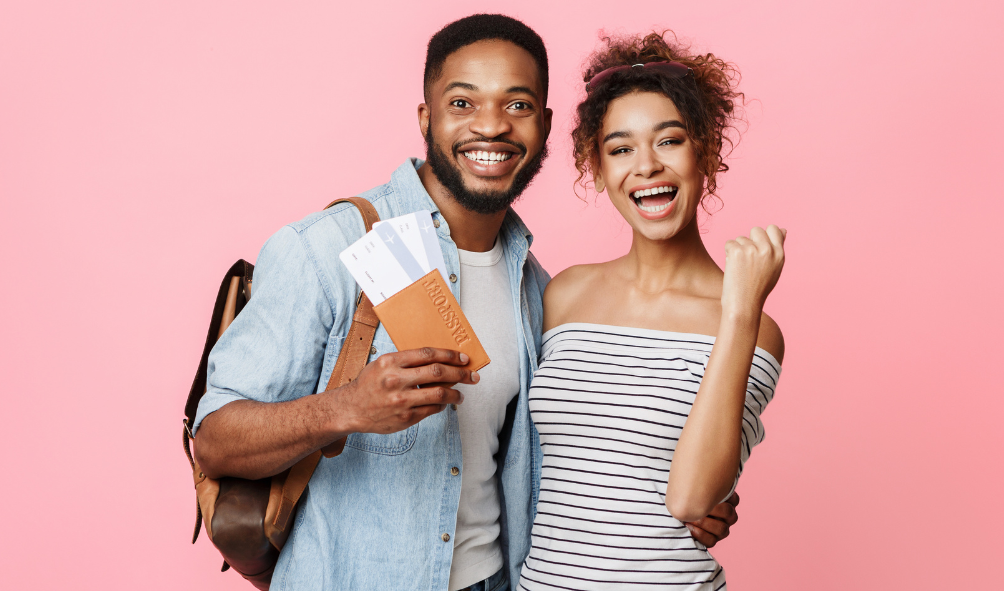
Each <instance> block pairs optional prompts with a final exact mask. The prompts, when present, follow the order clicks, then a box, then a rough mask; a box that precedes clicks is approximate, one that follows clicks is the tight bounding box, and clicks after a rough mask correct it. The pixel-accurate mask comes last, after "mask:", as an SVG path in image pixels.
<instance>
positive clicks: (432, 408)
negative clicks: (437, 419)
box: [411, 404, 446, 425]
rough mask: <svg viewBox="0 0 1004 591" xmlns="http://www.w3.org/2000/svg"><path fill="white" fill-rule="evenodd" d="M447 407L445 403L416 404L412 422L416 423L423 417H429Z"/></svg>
mask: <svg viewBox="0 0 1004 591" xmlns="http://www.w3.org/2000/svg"><path fill="white" fill-rule="evenodd" d="M445 408H446V405H445V404H426V405H425V406H416V407H415V408H413V409H412V410H413V412H414V414H412V415H411V418H412V421H413V422H412V423H411V424H412V425H414V424H415V423H418V422H420V421H421V420H423V419H427V418H429V417H431V416H432V415H434V414H436V413H439V412H443V410H444V409H445Z"/></svg>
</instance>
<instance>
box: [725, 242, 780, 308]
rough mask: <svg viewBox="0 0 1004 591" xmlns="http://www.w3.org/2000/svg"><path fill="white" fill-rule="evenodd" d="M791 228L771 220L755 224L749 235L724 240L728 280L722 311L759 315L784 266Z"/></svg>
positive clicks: (726, 280)
mask: <svg viewBox="0 0 1004 591" xmlns="http://www.w3.org/2000/svg"><path fill="white" fill-rule="evenodd" d="M787 233H788V231H787V230H783V229H780V228H778V227H777V226H775V225H773V224H771V225H770V226H767V229H766V230H764V229H763V228H760V227H756V228H753V229H752V230H751V231H750V235H749V238H747V237H746V236H740V237H738V238H736V239H735V240H729V241H728V242H726V243H725V283H724V285H723V286H722V314H723V315H726V314H755V315H756V318H759V317H760V313H761V312H762V311H763V304H764V302H766V301H767V296H768V295H769V294H770V292H771V290H772V289H774V286H775V285H777V280H778V279H779V278H780V277H781V268H782V267H784V238H785V236H786V235H787Z"/></svg>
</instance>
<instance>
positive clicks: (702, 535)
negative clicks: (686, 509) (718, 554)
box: [686, 523, 718, 548]
mask: <svg viewBox="0 0 1004 591" xmlns="http://www.w3.org/2000/svg"><path fill="white" fill-rule="evenodd" d="M686 525H687V529H689V530H690V535H691V536H693V538H694V539H695V540H697V541H698V542H700V543H702V544H704V545H705V547H707V548H714V547H715V544H717V543H718V538H716V537H715V536H713V535H711V534H710V533H708V532H706V531H705V530H703V529H701V528H700V527H698V526H697V525H695V524H693V523H688V524H686Z"/></svg>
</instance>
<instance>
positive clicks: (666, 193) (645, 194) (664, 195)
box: [629, 184, 679, 220]
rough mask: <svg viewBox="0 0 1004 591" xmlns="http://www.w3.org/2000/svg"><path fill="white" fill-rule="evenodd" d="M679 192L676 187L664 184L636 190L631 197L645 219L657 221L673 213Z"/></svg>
mask: <svg viewBox="0 0 1004 591" xmlns="http://www.w3.org/2000/svg"><path fill="white" fill-rule="evenodd" d="M678 191H679V188H678V187H676V186H675V185H670V184H664V185H658V186H655V187H646V188H642V189H635V190H633V191H631V192H630V193H629V195H630V199H631V201H632V202H633V203H634V205H635V207H636V208H638V213H639V214H641V216H642V217H643V218H645V219H649V220H656V219H660V218H664V217H666V216H668V215H670V214H671V213H672V212H673V204H674V203H675V202H676V195H677V193H678Z"/></svg>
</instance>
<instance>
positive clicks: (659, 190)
mask: <svg viewBox="0 0 1004 591" xmlns="http://www.w3.org/2000/svg"><path fill="white" fill-rule="evenodd" d="M677 190H678V189H677V188H676V187H667V186H662V187H655V188H654V189H641V190H639V191H635V192H634V193H631V197H632V198H634V199H640V198H642V197H649V196H651V195H658V194H659V193H672V194H674V195H675V194H676V192H677Z"/></svg>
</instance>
